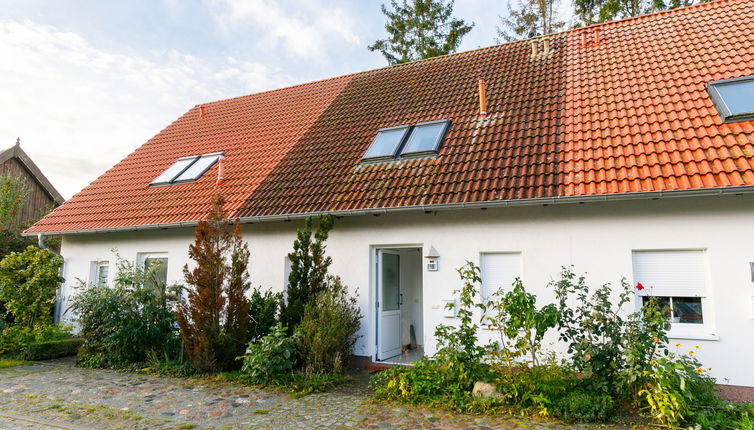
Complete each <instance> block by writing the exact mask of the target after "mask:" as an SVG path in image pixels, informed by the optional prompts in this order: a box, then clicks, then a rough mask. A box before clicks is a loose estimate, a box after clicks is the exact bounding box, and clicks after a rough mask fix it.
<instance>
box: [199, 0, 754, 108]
mask: <svg viewBox="0 0 754 430" xmlns="http://www.w3.org/2000/svg"><path fill="white" fill-rule="evenodd" d="M746 1H751V0H711V1H708V2H703V3H696V4H693V5H690V6H684V7H678V8H674V9H665V10H659V11H655V12H650V13H645V14H642V15H636V16H629V17H626V18H621V19H616V20H613V21H606V22H600V23H596V24H592V25H588V26H585V27H577V28H569V29H566V30H563V31H559V32H556V33H550V34H547V35H544V36H535V37H529V38H527V39H521V40H514V41H511V42H505V43H498V44H495V45H490V46H482V47H479V48H474V49H469V50H467V51H461V52H452V53H450V54H445V55H439V56H437V57H431V58H421V59H419V60H414V61H409V62H406V63H399V64H388V65H387V66H383V67H377V68H374V69H367V70H362V71H359V72H352V73H346V74H344V75H339V76H333V77H330V78H325V79H317V80H314V81H307V82H302V83H300V84H295V85H290V86H287V87H280V88H274V89H271V90H266V91H260V92H256V93H249V94H244V95H240V96H235V97H229V98H227V99H218V100H212V101H209V102H205V103H198V104H196V105H194V107H198V106H202V105H209V104H214V103H220V102H226V101H231V100H237V99H242V98H245V97H249V96H255V95H262V94H270V93H274V92H277V91H284V90H290V89H293V88H299V87H303V86H307V85H315V84H321V83H325V82H328V81H335V80H338V79H345V78H348V77H353V76H357V75H364V74H367V73H375V72H379V71H382V70H388V69H394V68H398V67H408V66H412V65H415V64H420V63H426V62H430V61H439V60H442V59H445V58H449V57H456V56H461V55H470V54H472V53H477V52H481V51H486V50H491V49H495V48H499V47H501V46H511V45H515V44H517V43H526V42H529V41H531V40H536V39H540V38H543V37H553V36H564V35H568V34H570V33H578V32H581V31H585V30H588V29H594V28H599V27H608V26H615V25H619V24H622V23H628V22H635V21H642V20H646V19H649V18H652V17H656V16H658V15H671V14H678V13H681V12H686V11H689V10H695V9H704V8H711V7H717V6H719V5H724V4H728V3H737V2H742V3H743V2H746Z"/></svg>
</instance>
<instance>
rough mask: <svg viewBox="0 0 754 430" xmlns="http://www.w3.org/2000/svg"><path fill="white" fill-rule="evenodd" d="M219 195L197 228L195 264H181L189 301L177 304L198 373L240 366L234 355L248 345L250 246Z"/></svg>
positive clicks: (193, 249) (192, 255) (192, 248)
mask: <svg viewBox="0 0 754 430" xmlns="http://www.w3.org/2000/svg"><path fill="white" fill-rule="evenodd" d="M224 203H225V199H224V197H223V196H222V195H216V196H215V197H214V199H213V206H212V210H211V211H210V214H209V216H208V218H207V219H206V220H203V221H200V222H199V224H198V225H197V226H196V230H195V234H194V235H195V241H194V243H193V244H192V245H191V246H190V247H189V257H190V258H191V259H192V260H194V261H195V262H196V267H195V268H194V269H193V270H189V268H188V265H186V266H185V267H184V268H183V273H184V277H185V280H186V284H188V287H187V288H186V291H187V297H188V300H184V301H182V302H181V303H180V304H179V306H178V312H177V315H176V316H177V321H178V326H179V327H180V336H181V340H182V341H183V344H184V346H185V348H186V352H187V353H188V356H189V359H190V361H191V364H192V365H193V366H194V368H195V369H196V370H197V371H199V372H217V371H219V370H229V369H233V368H237V367H238V364H237V361H236V360H235V357H237V356H239V355H241V354H242V353H243V352H244V350H245V348H246V341H247V335H248V334H247V323H248V318H249V315H248V313H249V302H248V299H247V298H246V296H245V294H246V291H247V290H248V289H249V281H248V278H249V275H248V273H247V266H248V260H249V248H248V245H247V244H246V243H245V242H244V241H243V239H242V238H241V227H240V224H239V223H238V222H236V223H234V224H233V226H232V227H231V224H230V222H229V221H228V220H227V219H226V215H225V211H224V209H223V205H224Z"/></svg>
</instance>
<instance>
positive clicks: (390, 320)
mask: <svg viewBox="0 0 754 430" xmlns="http://www.w3.org/2000/svg"><path fill="white" fill-rule="evenodd" d="M377 315H378V316H377V318H378V322H377V360H385V359H388V358H390V357H395V356H396V355H398V354H400V353H401V259H400V255H398V254H397V253H395V252H391V251H387V250H382V249H380V250H379V251H378V252H377Z"/></svg>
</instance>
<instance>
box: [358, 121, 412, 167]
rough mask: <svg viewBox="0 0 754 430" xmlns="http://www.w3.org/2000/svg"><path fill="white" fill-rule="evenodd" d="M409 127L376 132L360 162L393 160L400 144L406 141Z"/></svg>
mask: <svg viewBox="0 0 754 430" xmlns="http://www.w3.org/2000/svg"><path fill="white" fill-rule="evenodd" d="M410 128H411V126H408V125H401V126H398V127H389V128H383V129H381V130H380V131H378V132H377V136H376V137H375V138H374V140H373V141H372V144H371V145H369V149H367V152H366V154H364V157H362V160H375V159H384V158H393V157H395V156H396V154H398V150H399V149H400V146H401V144H402V143H403V141H404V140H405V139H406V134H407V133H408V131H409V129H410Z"/></svg>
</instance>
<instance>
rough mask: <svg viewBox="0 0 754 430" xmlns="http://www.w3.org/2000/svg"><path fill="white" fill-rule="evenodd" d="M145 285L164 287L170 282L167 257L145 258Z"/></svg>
mask: <svg viewBox="0 0 754 430" xmlns="http://www.w3.org/2000/svg"><path fill="white" fill-rule="evenodd" d="M144 275H145V276H146V279H145V280H144V285H146V286H148V287H163V286H165V284H167V282H168V259H167V258H166V257H149V258H147V259H145V260H144Z"/></svg>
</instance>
